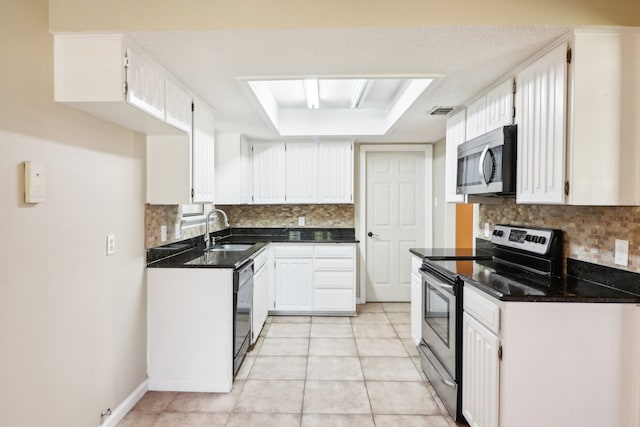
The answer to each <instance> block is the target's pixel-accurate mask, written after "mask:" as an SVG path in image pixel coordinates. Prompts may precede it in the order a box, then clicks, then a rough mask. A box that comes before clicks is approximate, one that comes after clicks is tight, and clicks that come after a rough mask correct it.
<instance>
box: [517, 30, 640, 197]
mask: <svg viewBox="0 0 640 427" xmlns="http://www.w3.org/2000/svg"><path fill="white" fill-rule="evenodd" d="M639 56H640V32H638V31H637V30H607V31H576V32H575V34H574V35H573V36H572V37H571V39H570V40H569V43H568V44H567V43H563V44H562V45H560V46H558V47H556V48H554V49H553V50H551V51H550V52H548V53H547V54H545V55H544V56H542V57H540V58H539V59H537V60H535V61H534V62H533V63H531V64H530V65H529V66H527V67H526V68H525V69H523V70H522V71H521V72H520V73H518V75H517V77H516V78H517V86H518V89H517V96H516V118H517V124H518V166H517V167H518V169H517V175H518V179H517V190H516V197H517V201H518V202H519V203H548V204H551V203H566V204H571V205H588V206H592V205H605V206H618V205H640V168H638V164H640V143H639V142H638V135H640V121H638V119H637V118H638V117H640V86H638V85H633V84H630V83H632V82H633V77H632V76H638V75H639V70H640V67H639V66H638V62H637V58H638V57H639Z"/></svg>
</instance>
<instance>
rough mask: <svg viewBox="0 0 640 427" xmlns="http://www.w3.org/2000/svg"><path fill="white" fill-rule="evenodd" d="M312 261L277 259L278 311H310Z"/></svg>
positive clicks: (276, 306)
mask: <svg viewBox="0 0 640 427" xmlns="http://www.w3.org/2000/svg"><path fill="white" fill-rule="evenodd" d="M312 280H313V260H312V259H305V258H299V259H286V258H283V259H276V301H275V308H276V310H282V311H310V310H311V291H312Z"/></svg>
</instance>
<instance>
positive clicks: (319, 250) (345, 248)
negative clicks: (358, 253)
mask: <svg viewBox="0 0 640 427" xmlns="http://www.w3.org/2000/svg"><path fill="white" fill-rule="evenodd" d="M316 258H353V246H352V245H317V246H316Z"/></svg>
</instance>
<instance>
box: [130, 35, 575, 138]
mask: <svg viewBox="0 0 640 427" xmlns="http://www.w3.org/2000/svg"><path fill="white" fill-rule="evenodd" d="M569 30H570V29H569V28H568V27H550V26H472V27H459V26H457V27H453V26H451V27H420V28H364V29H362V28H359V29H300V30H220V31H188V32H134V33H127V35H128V36H129V37H130V38H131V40H132V41H134V42H135V43H136V44H138V45H139V46H140V47H141V48H143V49H144V50H145V51H146V52H147V53H149V54H150V55H151V56H152V57H154V58H155V59H156V60H157V61H158V62H159V63H160V64H162V65H163V66H164V67H166V68H167V69H168V70H169V71H170V72H172V73H173V74H174V75H176V76H177V77H178V78H179V79H180V80H182V81H183V82H184V83H185V84H186V85H188V86H189V87H191V88H192V89H193V90H194V91H195V92H196V93H197V94H199V95H200V96H201V97H203V98H204V99H205V100H206V101H207V102H209V103H210V104H211V105H212V106H213V107H214V108H215V110H216V128H217V129H218V130H219V131H229V132H240V133H243V134H245V135H247V136H249V137H252V138H264V139H275V138H277V137H278V135H277V134H276V133H275V132H274V131H273V129H272V127H271V126H270V125H268V124H267V122H266V121H265V119H264V117H263V115H262V114H261V113H260V108H259V107H258V104H257V101H256V100H255V99H254V97H253V95H252V94H251V93H250V91H249V90H248V89H246V88H245V87H244V86H243V85H241V84H240V83H239V82H238V81H237V78H246V77H284V76H315V77H322V76H354V77H356V76H368V75H377V76H384V75H408V76H410V75H420V76H424V75H425V74H427V75H428V74H435V75H443V76H444V78H441V79H439V80H438V81H437V82H436V83H434V84H433V85H432V87H429V88H428V89H427V91H425V93H424V94H422V95H421V96H420V97H419V98H418V99H417V101H416V102H415V103H414V105H413V106H412V107H411V108H410V109H409V111H408V112H407V113H406V114H405V115H404V116H403V117H402V118H401V119H400V120H399V121H398V123H397V124H396V125H395V126H394V127H393V128H392V129H391V130H390V131H389V132H388V133H387V135H385V136H382V137H366V138H358V136H357V135H354V137H355V139H356V140H357V141H362V142H425V141H426V142H434V141H437V140H439V139H441V138H442V137H444V132H445V118H443V117H433V116H426V115H425V113H426V112H428V111H429V110H431V109H432V108H433V107H434V106H448V105H460V104H463V103H465V102H466V101H468V100H470V99H471V98H472V97H474V96H475V95H477V94H478V93H479V92H480V91H482V90H483V89H485V88H486V87H487V86H490V85H491V84H492V83H494V82H495V81H496V80H498V79H500V78H501V77H503V76H504V75H505V74H506V73H508V72H509V71H510V70H512V69H513V68H515V67H516V66H518V65H519V64H521V63H522V62H523V61H525V60H526V59H527V58H529V57H531V56H532V55H534V54H535V53H537V52H538V51H540V50H541V49H543V48H544V47H545V46H546V45H548V44H550V43H551V42H553V41H554V40H556V39H558V38H559V37H561V36H562V35H564V34H566V33H567V32H568V31H569Z"/></svg>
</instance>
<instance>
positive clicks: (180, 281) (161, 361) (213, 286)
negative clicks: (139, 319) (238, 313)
mask: <svg viewBox="0 0 640 427" xmlns="http://www.w3.org/2000/svg"><path fill="white" fill-rule="evenodd" d="M147 374H148V376H149V390H161V391H191V392H228V391H230V390H231V385H232V382H233V270H232V269H227V268H148V269H147Z"/></svg>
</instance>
